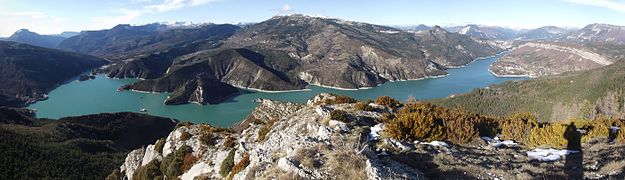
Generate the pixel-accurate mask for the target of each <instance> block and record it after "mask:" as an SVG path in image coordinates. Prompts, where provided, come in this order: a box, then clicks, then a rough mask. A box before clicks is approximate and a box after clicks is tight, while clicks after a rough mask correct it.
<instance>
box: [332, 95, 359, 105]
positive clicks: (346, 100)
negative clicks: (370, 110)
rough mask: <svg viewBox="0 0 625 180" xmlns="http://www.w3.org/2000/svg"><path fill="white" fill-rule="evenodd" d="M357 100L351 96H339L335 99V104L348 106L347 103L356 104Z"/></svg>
mask: <svg viewBox="0 0 625 180" xmlns="http://www.w3.org/2000/svg"><path fill="white" fill-rule="evenodd" d="M355 102H356V99H354V98H353V97H349V96H343V95H337V96H335V97H334V102H333V104H347V103H355Z"/></svg>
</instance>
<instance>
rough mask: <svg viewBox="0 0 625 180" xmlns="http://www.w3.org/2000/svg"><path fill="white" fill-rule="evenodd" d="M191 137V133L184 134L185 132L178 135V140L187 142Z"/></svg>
mask: <svg viewBox="0 0 625 180" xmlns="http://www.w3.org/2000/svg"><path fill="white" fill-rule="evenodd" d="M191 136H193V135H191V133H189V132H186V131H183V132H182V133H181V134H180V140H181V141H186V140H189V138H191Z"/></svg>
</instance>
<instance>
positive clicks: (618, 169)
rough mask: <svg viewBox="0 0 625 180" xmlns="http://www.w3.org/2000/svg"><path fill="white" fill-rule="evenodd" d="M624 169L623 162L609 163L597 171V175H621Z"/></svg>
mask: <svg viewBox="0 0 625 180" xmlns="http://www.w3.org/2000/svg"><path fill="white" fill-rule="evenodd" d="M624 169H625V161H614V162H609V163H607V164H606V165H605V166H603V167H601V169H599V173H601V174H605V175H609V174H615V173H622V172H623V170H624Z"/></svg>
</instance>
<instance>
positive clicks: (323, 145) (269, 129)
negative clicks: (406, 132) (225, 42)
mask: <svg viewBox="0 0 625 180" xmlns="http://www.w3.org/2000/svg"><path fill="white" fill-rule="evenodd" d="M324 98H333V96H332V95H329V94H322V95H319V96H317V97H315V98H313V99H311V100H310V101H309V102H308V103H307V104H305V105H304V104H295V103H283V102H276V101H270V100H261V101H260V102H261V104H260V105H259V107H257V108H256V110H254V112H253V114H252V115H251V116H253V117H255V119H256V121H253V122H249V123H250V124H249V127H248V128H247V129H245V130H244V131H242V132H241V133H233V132H230V131H224V130H218V128H214V127H211V126H209V125H189V126H183V127H180V128H178V129H176V130H175V131H173V132H171V133H170V135H169V136H168V137H167V140H166V142H165V144H164V147H163V149H162V151H161V152H162V153H161V154H159V155H161V156H163V157H167V156H171V154H172V153H173V152H175V151H177V149H179V148H181V147H182V146H189V147H190V148H191V149H192V150H193V151H192V153H191V154H192V155H193V156H194V157H196V158H197V159H198V160H197V161H196V162H194V164H193V165H192V166H191V167H190V168H189V170H188V171H186V172H183V173H182V174H180V176H179V177H180V178H182V179H193V178H202V177H205V178H209V179H220V178H224V177H232V178H233V179H258V178H261V179H271V178H276V177H278V176H282V175H284V174H289V175H290V176H291V177H302V178H309V179H328V178H329V179H335V178H339V179H345V178H347V179H350V178H356V179H366V178H369V179H386V178H388V177H396V178H404V179H425V177H424V175H423V174H422V173H421V172H420V171H419V170H417V169H414V168H411V167H410V166H408V165H405V164H402V163H399V162H397V161H395V160H392V159H388V158H386V159H380V157H379V156H378V154H377V152H378V149H376V148H373V147H374V144H375V142H370V141H369V140H368V138H367V136H368V133H369V130H368V128H369V127H368V126H366V125H362V124H368V123H364V122H365V121H368V120H370V119H371V118H372V117H375V116H376V115H375V114H378V112H370V113H361V112H359V111H354V110H353V104H341V105H330V106H327V105H323V104H320V103H321V102H323V99H324ZM318 107H325V108H329V109H341V110H346V111H348V112H350V114H351V115H353V116H354V118H353V121H352V122H347V123H346V122H340V121H336V120H331V119H330V117H328V115H327V114H323V113H317V112H316V109H317V108H318ZM371 113H373V116H371V115H372V114H371ZM377 117H379V115H377ZM263 132H264V133H263ZM206 137H210V141H208V142H207V141H206ZM229 139H230V140H229ZM232 140H234V143H233V142H229V141H232ZM150 147H152V146H148V150H145V151H146V152H148V151H149V149H150ZM143 151H144V150H142V149H139V150H135V151H133V153H130V154H129V156H128V157H127V158H126V162H125V163H124V165H122V166H121V169H120V170H121V171H122V173H123V174H126V177H127V178H130V177H131V174H133V173H135V172H134V171H135V170H136V169H137V168H138V167H137V166H136V165H137V164H147V163H149V161H155V160H157V158H148V153H142V152H143ZM230 151H234V152H235V155H234V158H233V160H232V161H233V162H234V164H235V166H239V165H238V164H239V163H240V162H243V161H245V162H247V165H245V166H243V167H242V169H241V168H239V169H237V171H236V172H229V173H228V172H226V173H225V174H220V170H221V169H222V168H224V167H221V166H223V163H222V162H224V160H225V159H227V158H228V153H229V152H230ZM150 152H153V153H158V150H157V151H156V152H155V151H150ZM142 154H143V155H142ZM159 155H156V156H154V155H150V156H151V157H159Z"/></svg>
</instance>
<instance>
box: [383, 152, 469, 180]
mask: <svg viewBox="0 0 625 180" xmlns="http://www.w3.org/2000/svg"><path fill="white" fill-rule="evenodd" d="M434 155H436V154H435V153H427V154H421V153H414V152H409V153H400V154H394V155H391V156H390V158H391V159H393V160H395V161H397V162H400V163H402V164H405V165H407V166H410V167H413V168H415V169H418V170H420V171H421V172H423V174H425V176H426V177H428V178H429V179H476V177H473V176H470V175H469V174H467V173H465V172H463V171H461V170H458V169H446V170H441V169H440V168H439V167H438V165H437V164H436V163H435V162H434Z"/></svg>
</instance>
